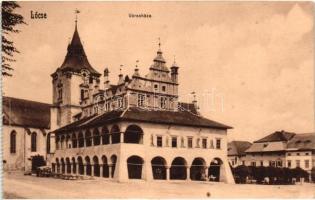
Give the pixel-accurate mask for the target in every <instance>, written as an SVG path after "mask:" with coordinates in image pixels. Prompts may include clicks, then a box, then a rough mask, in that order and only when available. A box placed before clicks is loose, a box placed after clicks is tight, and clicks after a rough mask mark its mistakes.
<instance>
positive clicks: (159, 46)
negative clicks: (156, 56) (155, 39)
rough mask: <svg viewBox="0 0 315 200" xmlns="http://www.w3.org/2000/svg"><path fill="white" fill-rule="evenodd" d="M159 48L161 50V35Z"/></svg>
mask: <svg viewBox="0 0 315 200" xmlns="http://www.w3.org/2000/svg"><path fill="white" fill-rule="evenodd" d="M159 50H161V38H160V37H159Z"/></svg>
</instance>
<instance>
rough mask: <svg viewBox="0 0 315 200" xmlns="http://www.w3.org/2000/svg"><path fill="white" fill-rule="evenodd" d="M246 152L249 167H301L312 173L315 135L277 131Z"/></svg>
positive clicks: (314, 155) (255, 143)
mask: <svg viewBox="0 0 315 200" xmlns="http://www.w3.org/2000/svg"><path fill="white" fill-rule="evenodd" d="M245 152H246V156H245V157H244V161H245V163H244V164H245V165H248V166H250V165H251V166H274V167H288V168H295V167H301V168H302V169H304V170H306V171H308V172H310V170H311V169H312V167H314V166H315V133H305V134H296V133H290V132H285V131H277V132H274V133H272V134H270V135H268V136H266V137H264V138H262V139H260V140H257V141H255V142H254V143H253V145H252V146H251V147H250V148H248V149H247V150H246V151H245Z"/></svg>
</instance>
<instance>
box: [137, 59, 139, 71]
mask: <svg viewBox="0 0 315 200" xmlns="http://www.w3.org/2000/svg"><path fill="white" fill-rule="evenodd" d="M138 63H139V60H136V69H138Z"/></svg>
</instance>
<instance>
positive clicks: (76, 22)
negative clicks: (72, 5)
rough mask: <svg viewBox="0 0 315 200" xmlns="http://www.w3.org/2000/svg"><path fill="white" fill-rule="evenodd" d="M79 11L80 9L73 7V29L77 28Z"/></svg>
mask: <svg viewBox="0 0 315 200" xmlns="http://www.w3.org/2000/svg"><path fill="white" fill-rule="evenodd" d="M79 13H80V10H78V9H75V10H74V14H75V29H77V26H78V14H79Z"/></svg>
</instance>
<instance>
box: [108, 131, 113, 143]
mask: <svg viewBox="0 0 315 200" xmlns="http://www.w3.org/2000/svg"><path fill="white" fill-rule="evenodd" d="M108 144H112V134H110V133H108Z"/></svg>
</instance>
